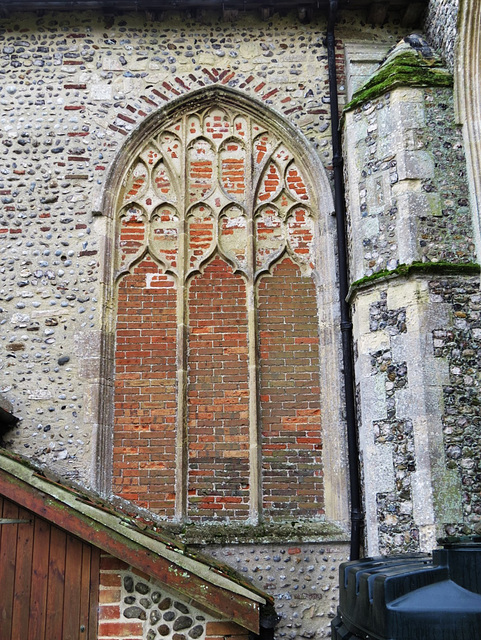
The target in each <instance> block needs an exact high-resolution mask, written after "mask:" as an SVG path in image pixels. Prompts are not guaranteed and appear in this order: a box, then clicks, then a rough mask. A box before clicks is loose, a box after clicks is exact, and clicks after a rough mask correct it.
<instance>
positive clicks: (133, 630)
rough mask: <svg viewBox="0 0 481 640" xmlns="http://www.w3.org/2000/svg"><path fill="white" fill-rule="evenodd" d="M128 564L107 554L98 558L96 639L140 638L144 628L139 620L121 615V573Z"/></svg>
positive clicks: (130, 639)
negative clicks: (97, 629) (97, 630)
mask: <svg viewBox="0 0 481 640" xmlns="http://www.w3.org/2000/svg"><path fill="white" fill-rule="evenodd" d="M126 569H129V566H128V565H127V564H125V562H122V560H118V559H117V558H113V557H112V556H109V555H102V557H101V559H100V593H99V634H98V640H114V639H115V640H118V639H119V638H129V640H142V639H143V637H144V636H143V633H144V628H143V624H142V622H141V621H140V620H128V619H126V618H123V617H122V616H121V599H122V575H121V571H125V570H126Z"/></svg>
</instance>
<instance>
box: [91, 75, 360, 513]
mask: <svg viewBox="0 0 481 640" xmlns="http://www.w3.org/2000/svg"><path fill="white" fill-rule="evenodd" d="M196 144H197V149H198V154H197V156H195V153H193V152H192V149H194V150H195V148H196V146H195V145H196ZM213 152H214V153H213ZM189 153H191V154H192V155H191V159H190V160H189V157H188V155H189ZM154 156H155V157H154ZM149 167H151V169H149ZM158 167H161V169H160V172H159V176H157V175H156V176H153V173H152V169H154V168H155V169H157V168H158ZM162 167H163V168H164V169H165V170H163V169H162ZM269 167H274V169H273V170H270V169H269ZM145 168H146V171H144V169H145ZM155 169H154V170H155ZM160 174H161V175H160ZM154 179H157V183H156V185H155V186H154V185H153V180H154ZM276 181H277V182H276ZM174 183H175V184H174ZM146 185H147V186H146ZM159 185H160V186H159ZM194 188H195V189H196V190H197V191H196V193H200V194H201V195H200V197H197V196H195V197H194V196H192V197H191V196H190V194H191V193H192V192H193V189H194ZM189 189H190V191H189ZM234 192H238V193H239V194H241V195H240V196H239V197H236V196H235V193H234ZM166 193H170V194H173V193H175V194H176V196H175V201H174V199H173V196H172V197H171V198H170V199H169V198H165V200H162V199H163V198H164V197H165V194H166ZM203 206H204V207H205V212H203V213H202V215H200V213H199V216H198V218H197V219H196V222H198V223H199V227H200V230H201V233H200V236H199V237H201V238H203V242H204V244H205V245H206V246H205V247H203V246H201V245H202V242H201V241H199V240H198V243H197V246H196V247H194V246H193V243H190V240H189V237H190V236H189V234H190V233H191V228H190V227H191V226H192V219H193V217H192V216H193V215H195V213H194V214H193V213H192V212H195V211H196V210H198V209H199V208H202V207H203ZM269 206H270V209H269ZM126 207H133V208H135V207H137V208H139V210H142V211H146V217H147V218H148V220H149V222H148V226H149V228H148V229H146V230H145V232H144V233H143V242H144V247H143V249H142V256H144V257H143V258H142V259H141V260H139V259H138V256H139V255H140V253H141V251H140V249H139V248H138V247H137V248H136V247H134V249H133V251H134V253H135V251H137V253H135V258H134V259H133V260H132V261H131V264H132V265H134V266H135V268H136V269H137V270H138V271H139V270H140V271H141V270H142V269H143V268H144V267H145V264H144V263H143V260H144V259H145V260H151V262H152V264H155V269H157V270H158V272H159V274H160V272H161V271H162V269H161V268H160V267H159V264H160V263H162V264H166V259H164V257H161V256H160V255H158V254H159V249H158V246H159V242H163V241H164V240H165V238H167V236H168V235H169V237H170V238H171V239H172V238H173V237H174V235H175V236H176V242H177V244H176V248H175V251H174V249H172V247H171V248H170V250H169V248H168V247H167V249H165V252H168V251H170V254H169V255H172V254H173V253H175V255H176V258H175V260H176V261H175V264H174V263H172V262H171V263H170V267H169V268H167V269H166V270H164V272H165V276H161V275H159V276H157V275H155V276H151V277H154V279H155V278H157V279H162V278H168V279H170V280H172V279H173V280H175V282H176V283H177V286H178V287H184V286H186V287H187V286H190V285H189V284H188V283H189V282H191V281H194V280H195V278H196V277H197V276H195V275H193V280H192V279H191V276H190V274H191V273H193V272H192V270H191V268H190V267H189V265H192V268H194V269H195V270H196V272H198V274H200V275H202V274H203V273H204V272H205V270H206V269H211V268H210V267H209V266H208V265H210V264H212V261H216V260H217V261H219V260H220V261H221V262H222V263H223V264H225V265H227V263H230V264H232V265H235V269H234V270H233V271H232V273H233V275H234V274H237V275H236V276H235V278H237V280H236V282H238V284H237V285H235V286H236V287H240V288H241V289H242V287H245V289H246V292H245V299H246V309H245V318H246V323H247V324H246V327H247V346H246V348H247V365H246V366H247V368H248V376H249V385H248V386H249V393H248V402H247V404H248V414H249V417H248V422H249V425H248V426H249V428H248V432H249V441H248V442H243V444H242V443H241V445H240V447H239V449H240V450H245V447H247V449H248V451H249V454H248V455H249V466H250V472H249V474H250V475H249V479H248V481H247V482H246V480H245V478H244V479H243V481H242V482H243V484H244V485H248V486H249V492H250V498H249V501H250V506H249V521H250V522H254V523H255V522H257V521H259V520H261V519H262V517H263V516H262V513H263V497H262V472H261V468H262V462H261V458H262V446H261V436H260V426H259V420H260V416H261V408H260V402H261V401H260V396H259V389H260V386H259V385H260V382H259V379H258V376H259V375H260V374H259V364H258V360H257V359H258V348H259V347H258V344H257V339H258V338H257V333H258V328H257V311H256V307H255V301H256V296H257V295H258V294H257V290H256V286H257V284H256V283H257V281H259V282H260V281H263V287H264V288H265V283H266V278H272V277H273V274H274V273H277V271H276V268H275V265H276V264H277V263H280V262H283V263H285V264H286V265H287V264H288V263H289V264H291V263H292V265H293V267H292V269H291V271H292V273H294V272H296V274H297V271H296V270H298V269H300V271H299V274H298V275H295V277H296V278H297V277H299V278H305V277H307V276H309V277H312V281H313V283H314V284H313V286H314V288H313V289H312V290H311V289H309V291H310V294H309V295H311V296H314V297H315V298H316V303H317V304H316V306H317V318H316V323H317V331H318V337H319V350H320V354H321V355H320V357H318V359H317V360H316V367H317V369H318V371H317V373H318V375H319V379H320V380H321V384H320V390H319V413H320V423H321V424H322V438H323V443H324V444H323V449H322V471H321V465H319V467H318V469H317V471H316V474H317V475H323V487H324V489H323V490H324V496H323V498H322V497H321V498H320V500H321V501H322V507H321V508H316V507H312V508H311V509H310V510H307V511H306V513H307V514H308V516H309V517H313V518H318V517H321V514H323V513H324V514H325V516H327V517H328V518H329V519H332V520H335V521H338V522H346V521H347V511H346V503H347V500H346V491H347V489H346V481H345V455H344V433H343V429H342V418H341V413H342V411H341V387H340V375H339V373H340V364H339V334H338V329H337V324H338V323H337V321H336V320H337V317H338V310H337V293H336V268H335V257H334V240H333V236H334V233H335V228H334V224H333V221H332V217H331V214H332V211H333V200H332V194H331V187H330V183H329V179H328V176H327V174H326V171H325V169H324V168H323V166H322V164H321V162H320V160H319V158H318V156H317V155H316V153H315V152H314V150H313V148H312V146H311V145H310V143H309V142H308V141H307V140H306V139H305V137H304V136H303V135H302V134H301V133H300V132H299V131H298V130H297V129H296V128H295V127H294V126H292V125H291V124H290V123H289V122H287V121H286V120H285V119H284V118H282V117H281V116H279V115H278V114H277V113H275V112H274V111H273V110H271V109H269V108H267V107H266V106H265V105H264V104H261V103H259V102H258V101H257V100H253V99H252V98H250V97H247V96H245V95H243V94H242V93H240V92H238V91H235V90H233V89H230V88H226V87H219V86H216V85H214V86H212V87H209V88H206V89H202V90H198V91H194V92H192V93H190V94H188V95H186V96H183V97H181V98H179V99H176V100H173V101H172V102H171V103H169V104H168V105H166V106H164V107H163V108H162V109H160V110H158V111H157V112H155V113H153V114H151V115H150V116H149V117H147V118H146V119H145V120H144V122H143V123H142V124H141V125H140V126H139V127H138V128H137V129H136V130H135V131H133V132H132V133H131V135H130V136H129V137H128V138H127V139H126V140H125V143H124V144H123V146H122V148H121V149H120V151H119V153H118V155H117V158H116V160H115V162H114V163H113V164H112V166H111V167H110V168H109V171H108V174H107V179H106V182H105V187H104V190H103V192H102V193H101V194H100V197H99V200H98V204H97V206H96V210H97V213H98V214H99V215H102V216H103V217H104V220H105V223H106V224H105V229H106V230H105V246H106V251H105V254H104V265H103V267H104V274H105V279H104V280H105V303H104V307H103V308H104V318H103V326H102V345H103V348H102V356H101V363H100V368H101V371H100V373H99V378H100V381H101V386H102V385H103V388H102V390H101V393H100V395H99V402H98V416H99V419H98V437H97V449H96V451H97V469H98V473H97V478H96V482H97V488H98V489H99V490H101V491H102V492H103V493H110V492H111V490H112V450H113V444H112V442H113V440H112V433H113V424H114V416H113V411H112V409H111V407H112V406H113V386H112V384H111V381H112V380H113V378H114V368H115V348H116V347H115V344H116V343H115V327H116V313H117V304H118V288H117V284H116V283H117V279H118V276H119V275H120V272H119V268H118V267H119V255H121V246H120V244H119V238H120V223H119V220H120V212H123V211H125V208H126ZM161 207H165V208H166V212H167V210H168V211H170V213H171V215H170V218H169V216H168V215H167V213H166V214H165V216H164V218H165V220H162V215H160V216H159V211H160V210H161ZM196 208H197V209H196ZM236 208H237V209H239V211H240V212H241V213H242V215H238V216H236V215H235V210H236ZM208 210H211V211H214V214H213V215H212V216H210V214H209V213H208ZM154 211H156V212H157V217H156V221H157V222H156V224H157V227H156V228H155V229H154V231H152V228H151V227H152V224H153V223H152V219H153V212H154ZM173 211H175V212H176V213H177V214H178V219H177V220H176V222H175V224H176V225H177V227H176V228H175V229H174V226H175V225H174V223H173V218H174V217H175V216H174V214H173V213H172V212H173ZM268 211H269V215H268V214H267V212H268ZM202 216H204V217H202ZM209 216H210V217H212V220H210V219H209ZM229 216H230V217H229ZM269 216H270V217H269ZM274 217H275V218H276V222H275V225H277V226H278V227H279V229H281V231H279V232H278V233H277V235H276V234H274V235H275V236H276V237H275V241H274V245H272V241H270V239H269V238H268V233H267V231H269V229H268V226H269V225H272V220H271V219H274ZM167 218H169V219H167ZM261 219H262V223H263V224H261V223H260V222H259V221H260V220H261ZM189 220H190V222H189ZM256 221H257V222H256ZM163 223H165V225H164V226H165V229H166V233H164V232H163V231H162V229H164V227H162V224H163ZM202 223H204V227H202ZM241 227H242V228H241ZM261 227H262V232H261V231H260V229H261ZM159 229H160V231H158V233H157V236H158V237H160V238H161V240H159V242H157V245H155V243H154V241H153V240H152V238H155V235H156V234H155V231H156V230H159ZM209 234H210V235H209ZM230 238H237V239H234V240H232V241H231V240H230ZM239 238H244V240H242V241H240V240H239ZM128 240H129V241H131V238H130V237H129V238H128ZM165 242H167V240H165ZM242 242H245V246H244V247H243V246H241V245H242ZM199 243H200V244H199ZM276 243H277V244H276ZM282 243H283V244H282ZM281 244H282V246H281ZM207 245H209V246H208V247H207ZM271 245H272V246H271ZM166 246H167V245H166ZM216 246H217V247H218V251H217V250H216V249H215V247H216ZM202 251H203V252H204V253H202ZM197 255H198V256H200V258H199V259H198V260H196V259H195V256H197ZM216 255H217V256H218V258H215V256H216ZM306 255H307V256H308V257H306ZM149 256H152V258H153V260H152V258H150V257H149ZM221 256H225V258H226V260H227V262H225V260H224V258H222V257H221ZM256 256H257V257H256ZM265 256H267V257H265ZM266 260H267V261H266ZM286 260H287V262H286ZM206 261H207V262H206ZM292 261H293V262H292ZM120 262H121V261H120ZM203 265H205V266H203ZM216 268H217V269H220V268H224V267H221V265H217V267H216ZM289 268H290V267H289ZM127 269H128V265H127ZM124 271H125V269H124ZM211 277H213V276H211ZM229 278H230V276H229ZM239 278H241V280H242V283H243V284H242V285H241V284H239V283H240V280H238V279H239ZM170 280H169V281H170ZM155 281H156V282H157V280H155ZM182 283H185V284H182ZM162 286H164V285H162ZM232 286H234V285H232ZM239 290H240V289H239ZM306 291H307V290H306ZM179 292H180V289H179ZM179 292H178V295H177V296H176V313H175V317H176V322H177V331H176V344H177V347H176V363H177V371H176V374H175V385H176V389H177V391H176V393H177V413H176V435H175V444H174V449H175V451H176V459H177V462H176V470H175V482H174V485H173V492H172V493H173V495H174V498H173V499H174V502H175V507H173V508H172V509H173V510H171V511H170V512H169V514H168V515H169V516H173V517H174V518H175V519H177V520H181V519H182V518H184V517H185V516H186V514H187V513H188V509H189V507H188V504H187V501H188V498H187V488H186V478H187V473H188V466H189V459H188V455H187V453H188V452H187V451H186V444H185V443H186V439H187V431H186V428H187V427H186V425H187V411H188V407H187V406H186V404H185V402H183V401H182V402H180V401H179V398H180V397H181V396H182V397H185V394H186V388H187V384H188V366H189V364H188V362H187V360H186V357H187V356H186V354H187V350H188V349H187V347H188V344H187V341H188V324H189V313H190V310H189V308H188V302H187V303H186V299H187V298H188V296H187V295H186V294H183V293H179ZM169 295H170V294H169ZM243 295H244V294H243ZM169 300H170V303H169V304H171V303H172V300H171V299H170V298H169ZM297 304H301V305H302V302H301V299H299V300H298V301H297ZM293 326H294V325H293ZM309 420H310V419H309ZM310 422H312V420H310ZM232 424H234V422H233V423H232ZM232 428H233V427H232ZM306 429H307V427H306ZM306 433H307V431H306ZM306 437H307V436H306ZM163 446H165V447H167V448H168V447H169V446H170V445H168V444H166V443H164V445H163ZM232 455H233V457H234V458H235V455H237V454H232ZM239 455H240V454H239ZM147 466H148V465H147ZM154 467H155V465H152V468H154ZM129 497H130V495H129ZM311 498H313V496H311ZM219 501H220V502H221V499H220V498H219ZM281 511H282V510H281ZM229 513H230V512H229ZM233 513H234V511H232V514H233Z"/></svg>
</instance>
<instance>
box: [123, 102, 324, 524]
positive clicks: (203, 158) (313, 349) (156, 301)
mask: <svg viewBox="0 0 481 640" xmlns="http://www.w3.org/2000/svg"><path fill="white" fill-rule="evenodd" d="M276 131H277V130H276V129H275V127H269V126H265V125H264V124H262V122H261V119H260V118H256V117H255V116H254V115H253V114H251V113H248V112H247V111H246V112H243V110H242V109H240V108H239V110H235V109H234V108H233V107H232V106H230V107H225V108H224V107H220V106H218V105H211V106H210V107H208V108H205V107H203V108H198V109H197V110H196V109H195V108H194V107H192V108H191V110H190V111H189V110H188V108H186V109H184V110H183V113H181V114H176V115H173V116H171V117H170V119H169V120H168V122H166V123H165V125H164V127H163V128H159V129H158V130H157V132H156V133H155V134H154V135H152V136H151V137H150V139H148V140H147V141H145V142H144V144H143V146H142V147H141V148H140V150H138V151H137V152H136V153H135V154H134V158H133V160H132V161H131V163H130V166H129V167H128V169H127V171H126V173H125V177H124V180H123V185H122V189H121V192H120V194H119V198H118V202H117V210H116V226H117V248H116V252H115V253H116V264H115V269H116V282H117V324H116V349H115V427H114V436H113V437H114V449H113V485H114V492H115V493H117V494H119V495H122V496H123V497H125V498H128V499H131V500H134V501H136V502H138V503H140V504H141V505H143V506H145V507H148V508H149V509H152V510H154V511H156V512H158V513H160V514H162V515H164V516H165V517H167V518H172V519H176V520H182V519H186V518H187V519H190V520H192V521H203V520H211V519H216V520H225V521H226V520H234V521H246V520H249V521H250V522H255V521H258V520H259V519H262V518H264V519H274V520H289V519H293V518H315V517H317V516H320V515H322V514H323V485H322V465H321V425H320V413H321V407H320V388H319V387H320V381H319V375H320V374H319V371H320V354H319V321H318V308H317V298H318V282H319V278H318V273H319V264H318V260H319V255H318V254H319V250H318V237H317V236H318V232H317V205H316V194H315V190H314V189H313V185H312V184H311V183H310V182H309V178H308V173H307V171H306V168H305V166H304V165H303V163H302V161H301V159H300V158H298V157H296V154H295V153H294V152H293V150H292V149H291V146H290V144H289V140H284V139H282V136H281V135H280V134H279V133H277V132H276Z"/></svg>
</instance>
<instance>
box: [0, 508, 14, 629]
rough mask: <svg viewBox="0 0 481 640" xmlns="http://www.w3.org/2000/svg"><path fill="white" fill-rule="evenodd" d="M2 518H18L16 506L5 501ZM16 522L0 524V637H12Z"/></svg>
mask: <svg viewBox="0 0 481 640" xmlns="http://www.w3.org/2000/svg"><path fill="white" fill-rule="evenodd" d="M2 517H3V518H12V519H14V518H15V519H16V518H18V507H17V506H16V505H14V504H12V503H11V502H8V501H5V502H4V505H3V516H2ZM17 530H18V525H17V524H5V525H2V526H0V589H1V591H0V593H1V596H0V638H2V640H3V639H4V638H5V640H8V639H9V638H12V637H13V636H12V614H13V594H14V590H15V561H16V556H17Z"/></svg>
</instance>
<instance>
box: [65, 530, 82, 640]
mask: <svg viewBox="0 0 481 640" xmlns="http://www.w3.org/2000/svg"><path fill="white" fill-rule="evenodd" d="M82 546H83V545H82V542H81V541H80V540H78V538H74V537H73V536H70V535H68V536H67V555H66V559H65V600H64V612H63V614H64V615H63V636H62V640H78V637H79V630H80V593H79V591H80V577H81V573H82Z"/></svg>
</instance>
